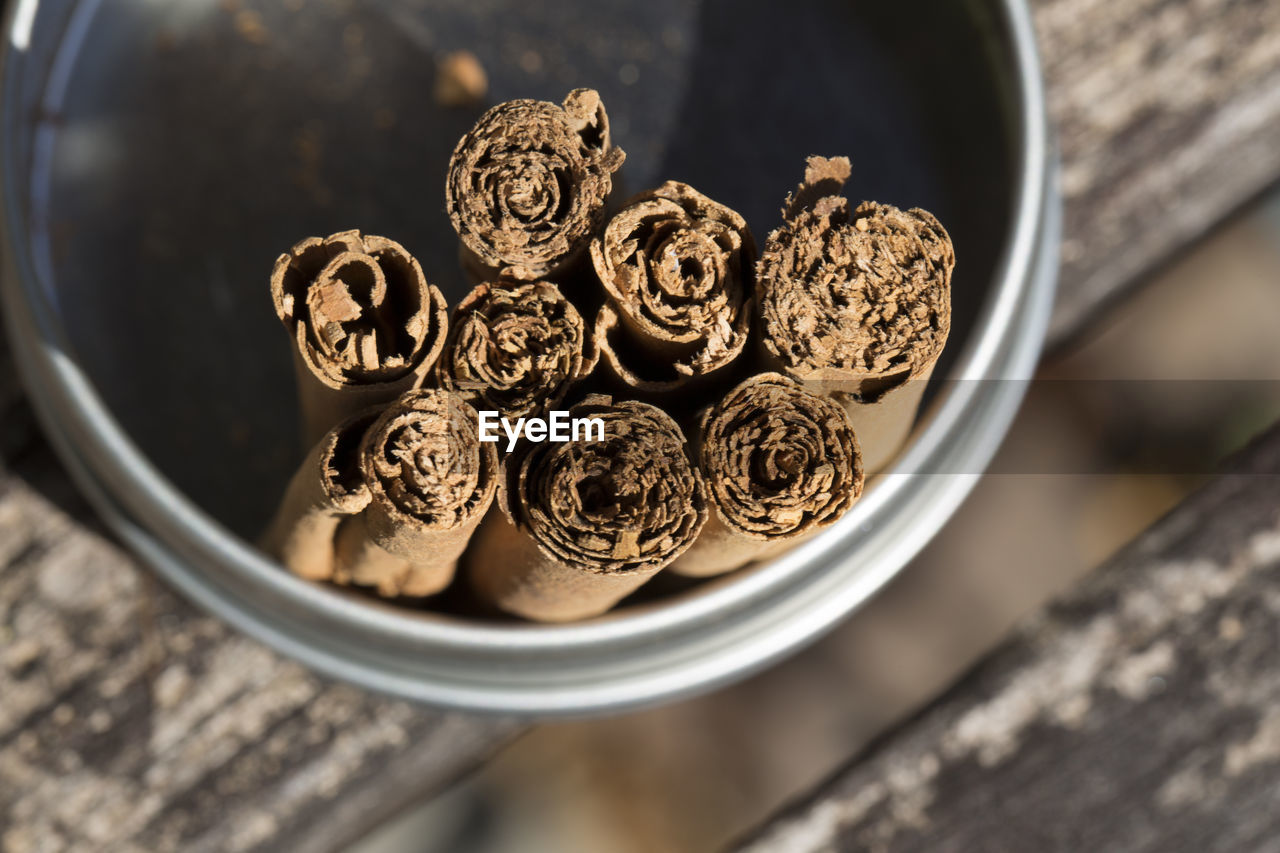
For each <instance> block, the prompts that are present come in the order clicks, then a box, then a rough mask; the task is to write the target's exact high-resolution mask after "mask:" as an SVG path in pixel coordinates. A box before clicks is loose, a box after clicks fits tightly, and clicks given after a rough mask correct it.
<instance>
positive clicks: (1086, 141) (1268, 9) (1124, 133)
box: [1033, 0, 1280, 345]
mask: <svg viewBox="0 0 1280 853" xmlns="http://www.w3.org/2000/svg"><path fill="white" fill-rule="evenodd" d="M1033 7H1034V11H1035V23H1036V29H1037V34H1038V40H1039V44H1040V51H1041V55H1042V59H1043V62H1044V68H1045V77H1046V80H1047V85H1048V97H1049V105H1050V111H1051V113H1052V115H1053V118H1054V120H1055V123H1056V125H1057V128H1058V134H1057V135H1058V143H1059V145H1060V147H1061V150H1062V160H1063V172H1062V187H1063V192H1064V195H1065V200H1066V220H1065V225H1064V227H1065V241H1064V243H1063V247H1062V278H1061V286H1060V290H1059V294H1058V303H1057V306H1056V310H1055V313H1054V318H1053V325H1052V330H1051V335H1050V336H1051V345H1052V344H1053V343H1060V342H1062V341H1063V340H1065V339H1066V338H1068V337H1070V336H1071V335H1073V334H1074V333H1077V332H1079V331H1080V330H1082V329H1083V328H1085V327H1087V324H1088V323H1089V321H1090V320H1091V319H1092V318H1093V317H1094V315H1095V314H1096V312H1097V311H1098V310H1099V309H1101V308H1103V307H1105V305H1106V304H1107V303H1108V302H1110V301H1111V300H1113V299H1115V298H1117V297H1118V296H1120V295H1121V294H1123V293H1124V292H1125V290H1126V289H1127V288H1128V287H1129V286H1131V285H1132V284H1134V283H1135V282H1136V281H1138V280H1140V279H1141V278H1142V277H1143V276H1145V275H1146V274H1148V273H1149V272H1150V271H1151V270H1152V269H1153V268H1155V267H1156V266H1157V265H1159V264H1161V263H1163V262H1165V261H1166V260H1168V259H1169V258H1171V257H1172V256H1174V255H1175V254H1177V253H1178V252H1179V251H1180V250H1182V249H1184V248H1185V247H1186V246H1188V245H1189V244H1191V243H1193V242H1194V241H1195V240H1196V239H1197V238H1199V237H1201V236H1203V235H1204V234H1205V233H1206V232H1207V231H1209V230H1210V229H1212V228H1213V227H1214V226H1216V225H1217V224H1218V223H1220V222H1221V221H1222V220H1223V219H1224V218H1225V217H1227V216H1228V215H1229V214H1231V213H1233V212H1234V211H1236V210H1238V209H1239V208H1240V207H1241V205H1243V204H1244V203H1246V202H1248V201H1250V200H1251V199H1254V198H1256V197H1257V195H1258V193H1259V192H1260V191H1262V190H1263V189H1264V188H1265V187H1267V186H1269V185H1271V184H1273V183H1274V182H1275V181H1276V180H1277V179H1278V178H1280V144H1277V140H1280V3H1276V2H1274V0H1239V1H1238V2H1227V0H1104V2H1099V0H1034V2H1033Z"/></svg>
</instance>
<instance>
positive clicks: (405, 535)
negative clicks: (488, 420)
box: [334, 389, 498, 597]
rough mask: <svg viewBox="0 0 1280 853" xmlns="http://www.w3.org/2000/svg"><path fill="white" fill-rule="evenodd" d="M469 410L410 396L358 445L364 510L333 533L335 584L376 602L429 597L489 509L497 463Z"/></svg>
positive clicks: (447, 577)
mask: <svg viewBox="0 0 1280 853" xmlns="http://www.w3.org/2000/svg"><path fill="white" fill-rule="evenodd" d="M478 433H479V424H478V420H477V418H476V412H475V410H474V409H472V408H471V407H470V406H468V405H467V404H466V403H464V402H463V401H462V400H460V399H459V398H458V397H457V396H455V395H454V394H451V393H450V392H448V391H441V390H438V389H430V390H416V391H409V392H407V393H405V394H404V395H402V396H401V397H400V398H399V399H398V400H396V402H395V403H393V404H391V405H390V406H389V407H387V409H386V410H385V411H384V412H383V413H382V414H381V415H379V417H378V419H377V420H376V421H374V423H373V425H372V426H371V427H369V429H368V431H367V432H366V433H365V436H364V439H363V441H362V442H361V444H360V467H361V470H362V472H363V475H364V480H365V482H366V483H368V485H369V491H370V502H369V505H368V507H366V508H365V510H364V511H363V512H362V513H360V514H359V515H357V516H354V517H353V518H350V519H348V520H347V521H346V522H344V523H343V525H342V526H341V527H340V528H339V530H338V535H337V555H336V564H335V568H334V580H335V581H337V582H338V583H345V584H355V585H358V586H369V587H374V588H376V589H377V592H378V594H379V595H383V596H387V597H394V596H424V595H433V594H435V593H437V592H439V591H441V590H442V589H444V588H445V587H446V586H448V585H449V582H450V581H451V580H452V579H453V573H454V567H455V566H456V564H457V560H458V557H459V556H460V555H461V554H462V552H463V550H464V549H465V548H466V547H467V542H468V541H469V540H470V539H471V534H472V533H473V532H474V531H475V529H476V526H477V525H478V524H479V523H480V519H481V518H482V517H483V516H484V514H485V512H486V511H487V510H488V508H489V505H490V504H491V503H492V502H493V495H494V491H495V490H496V488H497V484H498V456H497V453H496V452H495V451H494V447H493V445H492V444H481V443H480V438H479V434H478Z"/></svg>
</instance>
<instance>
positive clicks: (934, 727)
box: [741, 428, 1280, 853]
mask: <svg viewBox="0 0 1280 853" xmlns="http://www.w3.org/2000/svg"><path fill="white" fill-rule="evenodd" d="M1278 494H1280V428H1277V429H1275V430H1273V431H1272V432H1271V433H1270V434H1268V435H1267V436H1265V437H1264V438H1263V439H1262V440H1260V441H1259V442H1258V443H1256V444H1255V445H1254V446H1253V447H1252V448H1250V449H1249V450H1248V451H1246V452H1245V454H1243V456H1242V458H1240V459H1239V460H1238V462H1237V464H1236V465H1235V466H1234V468H1233V470H1232V472H1231V473H1228V474H1225V475H1223V476H1221V477H1219V478H1218V479H1217V480H1215V481H1214V482H1212V483H1211V484H1210V485H1209V486H1207V487H1206V488H1204V489H1202V490H1201V491H1200V492H1198V493H1197V494H1195V495H1194V496H1192V497H1191V498H1190V499H1188V500H1187V501H1186V502H1185V503H1184V504H1182V505H1181V506H1180V507H1179V508H1178V509H1176V510H1175V511H1174V512H1173V513H1171V514H1170V515H1169V516H1167V517H1166V518H1165V519H1164V520H1163V521H1161V522H1160V523H1158V524H1157V525H1156V526H1155V527H1154V528H1152V529H1151V530H1150V531H1149V532H1148V533H1146V534H1144V535H1143V536H1142V537H1141V538H1140V539H1139V540H1138V541H1137V542H1135V543H1134V544H1133V545H1131V546H1130V547H1129V548H1128V549H1127V550H1126V551H1125V552H1124V553H1122V554H1121V555H1119V556H1118V557H1117V558H1116V559H1115V560H1113V561H1112V562H1111V563H1109V564H1108V565H1107V566H1105V567H1104V568H1103V569H1100V570H1099V571H1098V572H1097V573H1096V574H1095V575H1093V576H1092V577H1091V578H1090V580H1089V581H1088V582H1087V583H1086V584H1085V585H1084V587H1083V588H1081V589H1079V590H1078V591H1076V592H1075V593H1074V594H1072V595H1071V596H1070V597H1069V598H1068V599H1067V600H1065V601H1063V602H1061V603H1059V604H1057V605H1055V606H1053V607H1051V608H1049V609H1048V610H1047V611H1046V612H1044V613H1042V614H1040V615H1038V616H1037V617H1035V618H1034V619H1032V620H1031V621H1030V622H1029V623H1027V624H1026V625H1025V627H1023V628H1022V629H1021V630H1020V631H1019V632H1018V633H1017V635H1016V636H1015V637H1013V638H1012V639H1011V640H1010V641H1009V642H1008V643H1007V644H1006V645H1005V646H1004V647H1003V648H1002V649H1001V650H999V651H998V652H996V653H995V654H994V655H993V656H992V657H990V658H989V659H988V660H987V661H986V662H985V663H984V664H982V665H981V666H980V667H979V668H978V669H977V670H976V671H975V672H973V673H972V674H970V675H969V676H968V677H966V678H965V679H964V680H963V681H962V682H961V683H960V684H959V685H958V686H957V687H955V688H954V689H953V690H951V691H950V692H949V693H948V694H947V695H946V696H945V697H944V698H943V699H941V700H940V701H938V702H937V703H935V704H934V706H933V707H931V708H930V709H929V710H927V711H926V712H925V713H924V714H922V715H921V716H919V717H918V718H916V719H914V720H912V721H910V722H908V723H907V724H906V725H904V726H903V727H902V728H900V729H899V730H898V731H896V732H894V733H892V734H890V735H889V736H888V737H887V738H884V739H882V740H881V741H880V742H879V743H878V744H876V745H873V747H872V748H871V749H870V751H869V752H868V753H867V754H866V755H864V756H862V757H860V758H858V759H856V760H855V761H853V762H852V763H851V764H849V765H847V766H846V767H845V768H843V769H842V770H840V771H838V772H837V773H836V774H835V775H834V776H833V777H832V778H831V779H830V780H829V781H827V782H825V783H824V784H822V785H821V786H820V787H819V788H818V789H817V790H816V791H815V792H814V793H813V794H811V795H809V796H807V797H806V798H805V799H804V800H803V801H802V802H800V803H798V804H797V805H795V806H793V807H791V808H790V809H788V810H786V811H785V812H784V813H782V815H781V816H779V817H777V818H775V819H774V820H772V821H771V822H770V823H768V824H767V825H766V826H765V827H764V828H763V829H761V830H760V831H759V832H758V833H757V834H756V835H755V836H754V837H753V838H752V840H750V841H749V842H747V843H745V844H744V845H743V847H742V848H741V849H744V850H751V851H766V850H767V851H770V853H798V851H816V850H895V851H906V850H928V851H951V850H955V851H967V850H1125V851H1161V853H1170V852H1171V851H1184V850H1185V851H1188V853H1190V851H1196V853H1201V851H1213V850H1262V849H1268V850H1276V849H1280V809H1278V808H1277V807H1276V804H1277V796H1278V792H1280V666H1277V663H1278V662H1280V657H1277V655H1278V654H1280V652H1278V651H1277V650H1280V502H1277V500H1276V496H1277V495H1278Z"/></svg>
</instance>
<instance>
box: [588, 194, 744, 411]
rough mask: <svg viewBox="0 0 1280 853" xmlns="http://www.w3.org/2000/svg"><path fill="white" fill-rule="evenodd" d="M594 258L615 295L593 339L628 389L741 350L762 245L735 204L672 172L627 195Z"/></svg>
mask: <svg viewBox="0 0 1280 853" xmlns="http://www.w3.org/2000/svg"><path fill="white" fill-rule="evenodd" d="M591 260H592V263H593V265H594V267H595V271H596V275H597V276H598V277H599V279H600V282H601V284H602V285H603V286H604V290H605V292H606V294H607V296H608V300H609V301H608V304H606V306H605V307H604V308H603V309H602V310H601V311H600V314H599V315H598V317H597V320H596V324H595V330H594V334H595V343H596V347H597V349H598V350H599V351H600V354H601V362H602V364H603V365H604V366H605V367H606V368H607V369H608V370H609V371H610V373H611V374H612V375H613V376H614V377H615V378H616V380H617V381H619V382H621V383H622V385H623V386H624V387H625V388H626V389H627V391H629V392H631V391H640V392H644V393H648V394H665V393H667V392H671V391H675V390H678V389H683V388H685V387H686V386H687V385H688V384H689V382H690V381H691V380H693V379H697V378H702V377H707V376H710V375H712V374H714V373H716V372H718V371H721V370H723V369H724V368H725V367H727V366H728V365H729V364H730V363H731V362H733V360H734V359H736V358H737V357H738V356H739V355H740V354H741V353H742V350H743V347H744V346H745V344H746V341H747V335H748V332H749V330H750V324H751V314H752V309H751V296H750V295H751V291H752V288H753V286H754V282H753V277H754V272H755V271H754V266H755V260H756V245H755V240H754V239H753V238H752V236H751V231H750V230H749V229H748V228H747V223H746V221H745V220H744V219H743V218H742V217H741V216H740V215H738V214H737V213H736V212H734V211H733V210H730V209H729V208H727V207H725V206H724V205H722V204H717V203H716V202H714V201H712V200H711V199H709V198H707V197H706V196H705V195H703V194H702V193H700V192H698V191H697V190H695V189H694V188H693V187H691V186H689V185H688V184H682V183H680V182H678V181H667V182H666V183H665V184H663V185H662V186H660V187H658V188H657V189H654V190H650V191H649V192H646V193H642V194H640V195H638V196H636V197H635V198H633V199H631V200H630V201H628V202H627V204H626V205H625V206H624V207H623V209H622V210H621V211H620V212H619V213H618V214H617V215H616V216H614V217H613V218H612V219H611V220H610V221H609V223H608V225H606V226H605V229H604V232H603V233H602V234H601V235H600V236H599V237H597V238H595V239H594V240H592V242H591Z"/></svg>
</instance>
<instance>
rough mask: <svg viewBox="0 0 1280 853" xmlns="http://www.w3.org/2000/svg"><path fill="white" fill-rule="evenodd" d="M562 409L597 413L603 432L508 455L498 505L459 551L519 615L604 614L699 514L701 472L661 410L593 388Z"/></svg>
mask: <svg viewBox="0 0 1280 853" xmlns="http://www.w3.org/2000/svg"><path fill="white" fill-rule="evenodd" d="M570 416H571V417H573V418H600V419H601V420H602V421H603V422H604V433H603V434H604V438H603V440H596V439H597V438H598V436H593V437H591V438H583V439H580V440H576V441H571V442H568V443H564V444H545V443H544V444H529V445H526V447H525V451H526V452H523V453H521V452H520V451H517V453H516V454H514V455H512V456H508V457H507V459H506V460H505V461H504V463H503V475H502V488H501V490H500V496H499V505H500V507H501V508H502V512H500V513H498V512H494V513H490V514H489V517H488V518H486V519H485V522H484V524H483V525H482V526H481V530H480V533H479V535H477V536H476V539H475V542H474V543H473V545H472V548H471V550H470V551H469V552H468V554H467V572H468V575H469V577H470V580H471V583H472V585H473V587H474V588H475V590H476V592H477V594H478V595H479V596H480V598H482V599H484V600H485V601H488V602H490V603H492V604H494V605H496V606H497V607H499V608H501V609H502V610H505V611H506V612H508V613H513V614H515V615H518V616H523V617H525V618H526V619H534V620H538V621H544V622H560V621H567V620H572V619H583V618H586V617H588V616H595V615H597V614H600V613H603V612H605V611H606V610H608V609H609V608H610V607H612V606H613V605H614V604H616V603H617V602H618V601H619V600H620V599H622V598H623V597H624V596H626V595H627V594H629V593H631V592H632V591H634V590H636V589H638V588H639V587H640V586H641V585H642V584H643V583H644V582H645V581H647V580H648V579H649V578H651V577H652V576H653V575H654V574H656V573H657V572H658V571H659V570H660V569H662V568H663V567H664V566H666V565H667V564H669V563H670V562H671V561H672V560H674V559H675V558H676V557H678V556H679V555H680V554H682V553H683V552H684V550H685V549H686V548H688V547H689V545H690V543H692V542H693V540H694V539H695V538H696V537H697V535H698V531H699V530H701V529H702V525H703V524H704V523H705V521H706V518H707V504H706V495H705V490H704V484H703V481H702V477H701V475H699V473H698V471H697V469H695V468H694V467H693V466H692V465H691V464H690V463H689V459H688V457H686V456H685V450H684V444H685V441H684V436H683V435H682V434H681V432H680V428H679V427H678V426H677V425H676V423H675V421H673V420H672V419H671V417H670V416H668V415H667V414H666V413H665V412H663V411H662V410H661V409H658V408H655V407H654V406H650V405H648V404H646V403H639V402H634V401H630V402H624V403H614V402H613V401H612V400H611V399H610V398H609V397H604V396H599V395H595V396H591V397H588V398H587V399H586V400H584V401H583V402H582V403H580V404H578V405H577V406H574V407H573V408H572V409H570Z"/></svg>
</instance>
